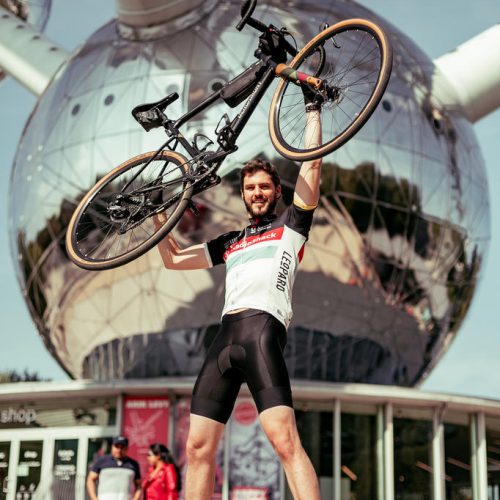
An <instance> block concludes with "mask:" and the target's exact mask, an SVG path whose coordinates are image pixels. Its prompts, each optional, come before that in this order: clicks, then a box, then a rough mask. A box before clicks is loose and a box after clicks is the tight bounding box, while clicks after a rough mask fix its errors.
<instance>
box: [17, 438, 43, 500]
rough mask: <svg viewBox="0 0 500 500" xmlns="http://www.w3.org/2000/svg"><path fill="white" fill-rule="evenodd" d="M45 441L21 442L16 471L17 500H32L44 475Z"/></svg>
mask: <svg viewBox="0 0 500 500" xmlns="http://www.w3.org/2000/svg"><path fill="white" fill-rule="evenodd" d="M42 454H43V441H21V442H20V444H19V460H18V463H17V470H16V497H15V498H16V500H18V499H19V500H31V498H33V495H34V493H35V491H36V489H37V488H38V485H39V484H40V478H41V475H42Z"/></svg>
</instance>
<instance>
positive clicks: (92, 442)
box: [0, 380, 500, 500]
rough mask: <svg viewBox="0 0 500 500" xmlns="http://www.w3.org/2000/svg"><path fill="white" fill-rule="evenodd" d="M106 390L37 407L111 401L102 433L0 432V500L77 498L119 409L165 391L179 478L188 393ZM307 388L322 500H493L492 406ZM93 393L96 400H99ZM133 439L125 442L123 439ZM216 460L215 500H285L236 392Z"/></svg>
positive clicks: (495, 447)
mask: <svg viewBox="0 0 500 500" xmlns="http://www.w3.org/2000/svg"><path fill="white" fill-rule="evenodd" d="M153 383H155V382H153ZM115 384H118V385H120V384H119V383H117V382H114V383H113V387H111V385H110V386H109V387H106V386H105V385H101V386H100V387H99V388H98V389H96V388H93V389H90V391H91V392H92V396H89V395H85V394H82V395H81V396H78V397H77V396H76V395H74V396H73V397H68V398H61V397H60V396H59V395H57V394H54V395H53V396H48V395H47V394H45V396H43V397H41V399H40V404H42V403H43V405H45V407H49V406H52V407H54V408H55V407H56V406H57V405H58V404H61V403H62V405H63V406H69V405H72V404H74V406H75V407H77V406H79V403H81V402H82V401H94V402H95V401H99V402H101V404H104V403H103V402H104V401H107V402H108V403H109V402H110V401H117V400H120V401H122V402H123V403H122V404H119V405H117V404H114V405H112V406H113V407H114V408H116V415H115V418H114V420H113V423H112V425H108V426H106V425H104V426H103V425H92V424H90V423H87V425H81V426H79V427H75V426H74V425H67V426H55V427H36V426H30V427H26V428H21V427H18V428H7V429H1V428H0V485H1V489H0V500H18V499H23V500H24V499H27V500H29V499H31V498H44V499H45V498H47V499H51V500H73V499H75V500H85V499H86V498H87V497H86V494H85V477H86V475H87V473H88V469H89V465H90V464H91V463H92V462H94V461H95V460H96V458H97V457H99V456H102V455H104V454H107V453H109V452H110V449H111V438H112V436H114V435H116V434H118V433H120V432H123V429H124V427H123V426H124V425H125V423H126V420H127V417H126V411H128V410H127V408H126V405H125V401H127V400H129V399H131V398H132V399H134V401H136V400H150V399H151V400H153V399H155V400H156V399H158V398H160V397H163V398H165V397H166V394H167V392H168V394H169V396H168V397H169V408H170V413H169V419H168V424H167V423H165V422H164V423H163V424H162V425H164V426H168V429H169V431H168V433H166V435H168V439H167V441H166V444H167V446H169V448H170V449H171V450H172V452H173V453H174V455H175V457H176V460H177V462H178V465H179V466H180V468H181V470H182V472H183V476H184V475H185V471H186V457H185V451H184V449H185V445H186V439H187V434H188V430H189V408H190V398H189V397H187V396H186V394H187V392H188V390H189V387H187V386H186V385H184V386H183V388H179V387H180V386H176V385H175V384H172V385H170V384H171V381H168V380H164V381H163V380H162V381H161V383H159V382H156V387H157V388H160V387H161V388H162V390H160V389H158V390H157V392H153V390H155V389H154V388H152V387H150V386H149V387H148V386H147V385H142V386H141V385H140V382H139V381H136V383H135V384H134V387H135V389H134V392H133V394H130V395H129V394H127V386H126V383H125V382H123V383H121V384H122V385H121V386H120V387H117V386H116V385H115ZM307 384H308V385H307V386H305V385H303V384H302V385H300V386H298V387H296V388H294V393H295V394H296V396H295V401H296V421H297V426H298V429H299V434H300V437H301V441H302V444H303V446H304V448H305V450H306V452H307V454H308V456H309V457H310V459H311V462H312V464H313V466H314V469H315V470H316V473H317V475H318V477H319V481H320V488H321V498H322V500H385V499H388V498H393V499H394V500H426V499H432V500H445V499H446V500H499V493H500V472H499V471H500V401H498V402H494V401H491V400H488V401H486V400H485V401H480V400H478V399H477V398H475V399H473V400H471V399H469V398H466V397H458V396H453V397H446V396H443V395H439V396H437V395H433V394H425V393H421V392H420V391H418V390H413V389H401V388H387V387H382V386H365V385H361V386H357V385H353V384H350V385H349V386H340V385H338V384H324V383H322V384H310V383H309V382H308V383H307ZM43 385H44V383H40V387H42V386H43ZM167 389H168V391H167ZM85 390H86V389H82V391H85ZM101 390H102V391H106V392H107V395H106V396H104V395H99V394H98V393H99V391H101ZM142 391H144V392H143V393H142ZM42 392H43V391H42ZM110 392H114V394H113V395H110ZM297 393H298V394H297ZM37 394H38V393H37ZM120 394H121V395H122V397H119V395H120ZM33 396H34V394H33V395H30V396H29V397H23V398H22V399H24V400H29V399H31V398H32V397H33ZM16 399H17V400H18V399H19V398H16ZM16 399H14V400H11V401H9V399H8V397H7V396H6V393H5V392H4V393H2V394H1V395H0V405H2V406H3V407H15V406H16V405H15V402H14V401H16ZM403 400H404V403H403ZM482 403H484V404H482ZM142 411H145V410H144V409H143V410H142ZM336 429H338V432H336ZM151 430H152V429H151V426H149V427H148V426H144V432H143V433H142V434H143V435H150V436H152V435H153V434H151ZM139 437H142V435H141V436H134V435H133V434H129V439H133V440H134V442H135V441H137V439H138V438H139ZM150 439H153V438H150ZM148 442H149V441H148ZM139 449H140V448H136V450H139ZM136 453H139V454H140V453H145V451H143V452H140V451H136ZM134 458H136V459H137V460H139V461H140V460H141V458H143V457H141V456H138V455H137V454H136V455H135V456H134ZM216 463H217V467H216V487H215V492H214V496H213V498H214V499H222V498H228V499H231V500H243V499H248V498H254V499H262V500H291V498H292V497H291V494H290V491H289V490H288V486H287V483H286V479H285V477H284V473H283V470H282V468H281V465H280V463H279V460H278V458H277V457H276V455H275V453H274V450H273V449H272V446H271V445H270V443H269V442H268V440H267V438H266V436H265V435H264V433H263V431H262V429H261V427H260V424H259V419H258V415H257V411H256V408H255V406H254V404H253V401H252V400H251V399H250V398H249V397H248V393H247V392H246V389H245V388H244V389H243V393H242V395H241V398H239V399H238V400H237V402H236V405H235V409H234V411H233V414H232V417H231V419H230V421H229V424H228V426H227V427H226V432H225V435H224V438H223V439H222V440H221V443H220V447H219V449H218V451H217V456H216ZM436 471H441V472H439V473H438V472H436ZM182 482H183V484H185V477H183V481H182ZM36 495H38V496H36ZM181 498H183V495H181Z"/></svg>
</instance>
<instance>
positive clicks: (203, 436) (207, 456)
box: [185, 413, 225, 500]
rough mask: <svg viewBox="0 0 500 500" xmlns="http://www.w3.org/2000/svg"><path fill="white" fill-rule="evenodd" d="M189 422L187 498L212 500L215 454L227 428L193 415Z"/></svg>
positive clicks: (191, 499)
mask: <svg viewBox="0 0 500 500" xmlns="http://www.w3.org/2000/svg"><path fill="white" fill-rule="evenodd" d="M189 422H190V424H189V435H188V439H187V443H186V457H187V462H188V468H187V475H186V493H185V498H188V499H189V500H210V498H212V493H213V491H214V483H215V454H216V452H217V446H218V444H219V441H220V438H221V437H222V434H223V432H224V427H225V426H224V424H221V423H220V422H216V421H215V420H211V419H210V418H206V417H201V416H199V415H193V414H192V413H191V415H190V420H189Z"/></svg>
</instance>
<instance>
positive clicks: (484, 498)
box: [476, 412, 488, 500]
mask: <svg viewBox="0 0 500 500" xmlns="http://www.w3.org/2000/svg"><path fill="white" fill-rule="evenodd" d="M476 435H477V454H476V457H477V479H478V493H479V499H480V500H488V471H487V452H486V426H485V420H484V413H482V412H481V413H477V415H476Z"/></svg>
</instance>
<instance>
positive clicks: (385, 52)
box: [269, 19, 392, 161]
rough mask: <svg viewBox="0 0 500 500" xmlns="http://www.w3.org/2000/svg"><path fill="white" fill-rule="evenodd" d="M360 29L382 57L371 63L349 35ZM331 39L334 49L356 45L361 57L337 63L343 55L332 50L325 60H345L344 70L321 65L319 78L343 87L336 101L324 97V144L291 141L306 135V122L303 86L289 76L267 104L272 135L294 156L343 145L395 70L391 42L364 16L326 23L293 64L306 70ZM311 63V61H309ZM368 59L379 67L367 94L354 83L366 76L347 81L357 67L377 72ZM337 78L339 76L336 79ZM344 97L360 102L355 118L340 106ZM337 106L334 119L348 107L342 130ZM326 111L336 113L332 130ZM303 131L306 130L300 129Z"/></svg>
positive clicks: (356, 54)
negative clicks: (323, 68) (308, 145)
mask: <svg viewBox="0 0 500 500" xmlns="http://www.w3.org/2000/svg"><path fill="white" fill-rule="evenodd" d="M349 33H350V34H349ZM359 33H361V35H362V36H363V37H365V39H366V42H367V43H371V44H372V45H373V48H372V49H371V52H368V55H371V54H372V52H373V54H372V55H373V57H374V60H376V61H379V62H375V63H373V62H372V61H369V60H365V61H363V57H366V55H365V56H363V52H362V51H361V52H360V45H359V46H356V45H355V44H354V43H352V42H351V41H350V39H349V38H348V36H346V34H349V37H350V38H353V37H354V36H355V35H356V36H358V34H359ZM338 39H341V40H343V41H344V45H343V46H338V43H337V41H336V40H338ZM328 42H330V43H331V44H332V46H333V47H334V50H333V52H335V51H338V49H340V50H343V49H344V48H346V50H345V52H344V54H349V50H350V49H351V46H353V47H354V48H355V50H354V52H353V55H352V57H353V59H354V58H355V57H358V58H360V60H359V63H358V64H357V65H356V64H353V65H352V67H349V66H341V64H342V62H340V63H339V62H338V61H340V60H341V57H342V56H341V57H340V58H339V57H337V60H335V58H334V57H333V56H330V57H329V60H328V61H327V65H328V66H334V64H335V63H337V64H338V65H339V66H341V68H347V69H346V70H345V71H344V72H343V71H337V69H336V68H335V71H333V70H331V69H330V68H329V67H327V68H326V74H325V71H323V73H322V74H321V75H320V78H322V79H324V80H325V81H327V83H329V84H332V83H336V84H337V85H332V86H333V87H335V88H338V89H339V94H338V97H337V102H336V103H334V102H333V99H332V100H331V102H327V101H325V103H324V104H323V109H322V113H321V121H322V128H323V142H322V144H320V145H319V146H317V147H314V148H304V147H303V146H302V147H298V146H297V145H296V144H290V142H292V140H291V139H289V138H287V137H289V136H293V135H295V136H296V138H297V142H298V143H300V141H301V140H302V139H303V129H304V128H305V105H304V101H303V97H302V91H301V89H300V88H298V87H297V85H296V84H294V83H292V82H289V81H287V80H285V79H281V80H280V81H279V83H278V85H277V87H276V90H275V92H274V95H273V98H272V101H271V106H270V109H269V134H270V137H271V141H272V143H273V145H274V147H275V148H276V150H277V151H278V152H279V153H280V154H281V155H282V156H284V157H285V158H288V159H290V160H294V161H307V160H314V159H317V158H321V157H323V156H325V155H327V154H329V153H331V152H332V151H334V150H335V149H338V148H339V147H340V146H342V145H344V144H345V143H346V142H347V141H348V140H349V139H351V138H352V137H353V136H354V135H355V134H356V133H357V132H358V131H359V130H360V129H361V127H362V126H363V125H364V124H365V123H366V121H367V120H368V118H369V117H370V116H371V115H372V113H373V112H374V111H375V109H376V107H377V105H378V103H379V102H380V100H381V99H382V96H383V94H384V91H385V89H386V87H387V85H388V83H389V78H390V74H391V70H392V47H391V45H390V43H389V40H388V37H387V35H386V34H385V32H384V31H383V30H382V28H380V26H378V25H377V24H375V23H373V22H372V21H369V20H366V19H348V20H345V21H341V22H339V23H337V24H335V25H333V26H330V27H329V28H327V29H325V30H324V31H322V32H321V33H319V34H318V35H316V36H315V37H314V38H313V39H311V40H310V41H309V42H308V43H307V44H306V45H305V47H304V48H303V49H302V50H301V51H300V52H298V54H297V55H296V56H295V57H294V58H293V60H292V61H291V63H290V67H291V68H293V69H298V70H300V71H304V72H306V73H307V72H308V71H307V68H305V66H307V58H308V56H310V55H312V54H313V53H314V51H315V50H316V49H317V47H319V46H323V47H327V44H328ZM337 56H339V54H337ZM354 63H356V60H354ZM311 64H313V63H312V62H311ZM370 64H375V65H377V64H378V68H376V69H375V71H376V80H375V78H374V83H373V88H372V89H371V90H370V92H369V93H367V94H365V93H363V92H361V91H360V90H359V88H358V89H356V88H355V87H359V86H360V85H364V84H365V83H364V82H362V83H360V82H359V81H357V80H356V79H354V80H353V82H352V83H351V86H350V87H349V85H348V84H347V82H348V70H349V71H350V70H352V72H353V74H354V75H355V78H358V80H359V78H360V75H359V73H360V72H361V71H362V70H363V68H364V67H366V68H367V70H369V73H370V72H372V73H373V71H371V70H370ZM301 65H302V66H301ZM313 72H314V71H312V70H311V71H310V72H309V74H312V73H313ZM330 72H331V74H330ZM356 72H357V73H356ZM369 73H368V74H369ZM335 78H336V79H337V80H336V81H335ZM343 85H344V87H343ZM287 91H288V94H287ZM348 93H349V95H348ZM285 99H287V100H285ZM343 99H345V100H346V104H348V105H350V106H354V105H356V106H358V109H355V112H354V113H353V116H352V119H351V118H350V117H349V115H348V114H347V112H346V111H345V110H343V109H342V108H341V107H340V104H341V102H342V101H343ZM357 100H359V101H360V104H359V105H358V104H357ZM363 101H364V102H363ZM285 106H286V107H285ZM335 106H336V107H335ZM337 111H338V112H337ZM334 112H337V114H336V115H335V121H336V120H338V117H339V116H340V117H342V116H343V115H342V114H341V113H344V114H345V115H346V116H348V117H349V121H348V122H347V123H346V125H345V126H342V125H339V127H338V128H339V129H340V130H338V132H337V131H335V127H336V123H334V115H333V113H334ZM327 113H330V114H331V116H332V118H331V123H329V124H328V125H329V127H330V129H331V130H332V132H331V133H330V132H329V130H330V129H328V130H327V127H326V126H325V123H326V122H327V120H328V118H327V116H326V114H327ZM285 115H289V116H288V117H286V120H287V122H286V123H285V118H284V117H285ZM285 127H289V131H288V132H286V131H285V130H284V128H285ZM301 128H302V131H301ZM290 131H293V132H290ZM297 131H298V132H297ZM301 133H302V136H301V135H300V134H301ZM325 133H330V135H331V137H328V136H327V139H326V140H325Z"/></svg>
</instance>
